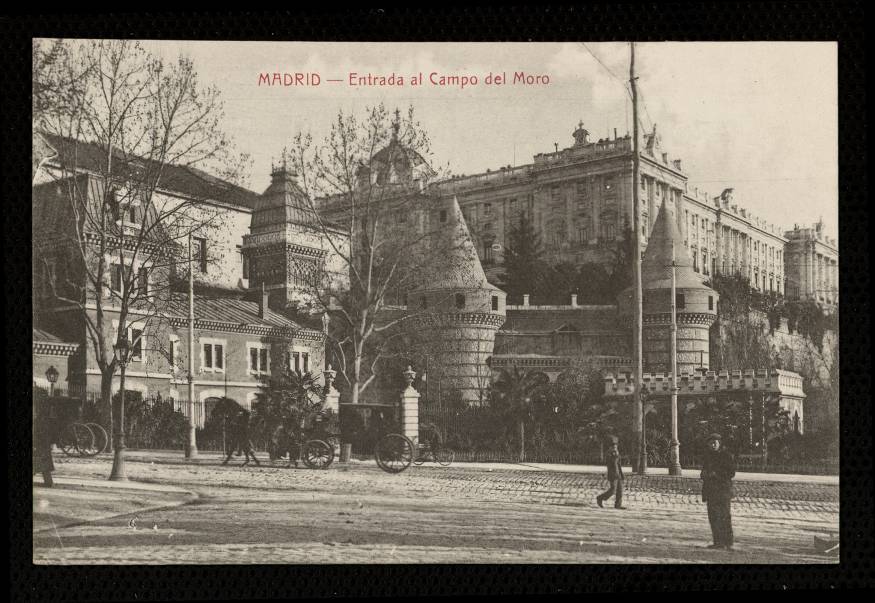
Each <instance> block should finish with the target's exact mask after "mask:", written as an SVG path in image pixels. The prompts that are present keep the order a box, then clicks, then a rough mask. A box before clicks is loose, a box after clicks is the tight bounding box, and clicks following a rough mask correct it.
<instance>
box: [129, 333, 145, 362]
mask: <svg viewBox="0 0 875 603" xmlns="http://www.w3.org/2000/svg"><path fill="white" fill-rule="evenodd" d="M130 338H131V339H130V342H131V361H132V362H142V361H143V330H142V329H134V328H132V329H131V330H130Z"/></svg>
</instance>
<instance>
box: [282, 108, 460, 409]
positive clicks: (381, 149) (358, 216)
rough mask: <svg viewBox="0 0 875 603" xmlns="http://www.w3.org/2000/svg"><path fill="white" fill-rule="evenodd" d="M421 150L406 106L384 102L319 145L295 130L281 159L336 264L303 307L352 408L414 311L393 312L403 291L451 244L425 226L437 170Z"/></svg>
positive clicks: (424, 144)
mask: <svg viewBox="0 0 875 603" xmlns="http://www.w3.org/2000/svg"><path fill="white" fill-rule="evenodd" d="M428 154H429V142H428V137H427V135H426V133H425V132H424V130H423V129H422V127H421V125H420V124H419V123H418V122H417V121H416V120H415V118H414V114H413V108H412V107H411V108H410V109H409V110H408V112H407V114H406V116H404V117H402V116H401V114H400V112H399V111H398V110H397V109H396V110H395V112H394V114H392V113H390V112H389V111H387V110H386V108H385V107H384V106H383V105H379V106H377V107H372V108H369V109H367V110H366V115H365V118H364V120H363V121H359V120H358V119H357V118H356V117H355V116H354V115H349V114H346V113H344V112H342V111H341V112H340V113H339V114H338V116H337V119H336V121H335V122H334V123H333V125H332V127H331V131H330V133H329V134H328V135H327V136H326V138H325V139H324V140H323V141H322V142H321V143H314V141H313V138H312V137H311V136H310V135H308V134H298V135H297V136H296V137H295V138H294V142H293V144H292V147H291V148H290V149H289V150H288V151H287V152H286V153H285V155H286V157H285V160H286V161H287V162H289V163H290V164H291V167H292V169H293V170H294V171H295V172H296V173H297V175H298V183H299V185H300V187H301V189H302V191H303V193H304V195H305V199H306V203H308V204H309V207H308V209H309V210H310V213H311V214H312V216H313V220H314V222H315V228H316V229H317V230H318V232H319V233H320V235H321V236H322V237H323V238H324V239H325V240H326V241H327V242H328V245H329V247H330V250H329V252H330V256H333V259H329V260H328V262H329V263H331V262H334V263H335V265H336V269H334V270H331V269H330V268H329V269H328V270H326V272H325V274H324V278H322V279H320V280H318V281H317V282H315V283H314V287H313V288H312V290H311V291H310V297H311V299H310V300H308V301H307V303H308V304H309V306H310V307H311V308H313V311H318V312H325V313H327V314H328V315H330V317H331V326H330V328H329V330H328V336H329V341H330V343H331V344H332V347H333V350H332V351H333V353H334V354H333V355H334V357H335V358H336V359H337V362H338V364H339V366H338V367H337V368H339V369H340V373H341V376H342V379H343V381H345V382H346V384H347V385H348V386H349V391H350V401H351V402H353V403H356V402H359V401H360V400H361V397H362V394H363V393H364V392H365V391H366V390H367V389H368V387H369V386H370V385H371V384H372V383H373V382H374V380H375V379H376V377H377V372H378V365H379V363H380V360H381V358H383V357H384V355H387V354H394V352H393V351H392V341H393V338H394V337H395V336H396V334H398V331H397V330H396V329H395V328H396V327H397V326H398V325H399V323H401V322H402V321H404V320H406V319H409V318H411V316H412V315H413V314H416V312H410V311H409V309H408V310H401V308H399V306H403V305H406V304H405V300H404V292H406V291H409V290H411V289H412V288H414V287H415V286H416V285H417V284H419V283H420V282H422V279H423V278H425V275H426V274H427V273H428V266H429V258H430V257H433V255H431V254H435V253H440V247H441V245H445V246H449V245H452V242H449V241H447V242H444V240H443V238H442V237H439V236H437V234H438V229H437V228H436V226H435V225H433V224H432V221H431V220H430V216H429V213H430V211H431V210H432V209H433V204H432V202H431V201H432V200H431V198H430V197H429V196H428V195H427V194H426V185H427V183H428V182H429V181H430V180H432V179H434V178H435V177H436V176H437V172H435V171H434V170H433V169H432V168H431V167H430V165H429V163H428V162H427V161H426V160H425V157H426V156H428Z"/></svg>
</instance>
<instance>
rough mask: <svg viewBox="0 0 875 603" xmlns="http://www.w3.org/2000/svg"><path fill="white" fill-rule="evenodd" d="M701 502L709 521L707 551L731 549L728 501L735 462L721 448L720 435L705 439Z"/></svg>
mask: <svg viewBox="0 0 875 603" xmlns="http://www.w3.org/2000/svg"><path fill="white" fill-rule="evenodd" d="M701 477H702V502H704V503H706V504H707V505H708V521H709V522H710V523H711V534H712V536H713V539H714V544H712V545H710V546H709V547H708V548H710V549H727V550H731V549H732V546H733V544H734V542H733V536H732V514H731V513H730V509H729V502H730V500H731V499H732V478H733V477H735V459H734V458H733V457H732V455H731V454H729V452H728V451H727V450H725V449H724V448H723V447H722V444H721V438H720V434H719V433H712V434H711V435H709V436H708V450H707V451H706V454H705V461H704V462H703V463H702V474H701Z"/></svg>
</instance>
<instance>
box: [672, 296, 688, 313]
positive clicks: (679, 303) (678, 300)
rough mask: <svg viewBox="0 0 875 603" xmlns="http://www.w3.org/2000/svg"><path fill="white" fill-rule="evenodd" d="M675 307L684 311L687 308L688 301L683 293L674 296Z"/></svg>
mask: <svg viewBox="0 0 875 603" xmlns="http://www.w3.org/2000/svg"><path fill="white" fill-rule="evenodd" d="M674 305H675V307H676V308H677V309H678V310H683V309H684V308H685V307H686V300H685V299H684V294H683V293H677V294H675V296H674Z"/></svg>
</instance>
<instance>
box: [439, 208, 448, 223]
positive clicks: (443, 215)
mask: <svg viewBox="0 0 875 603" xmlns="http://www.w3.org/2000/svg"><path fill="white" fill-rule="evenodd" d="M439 216H440V221H441V222H446V221H447V210H445V209H442V210H441V212H440V214H439Z"/></svg>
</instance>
